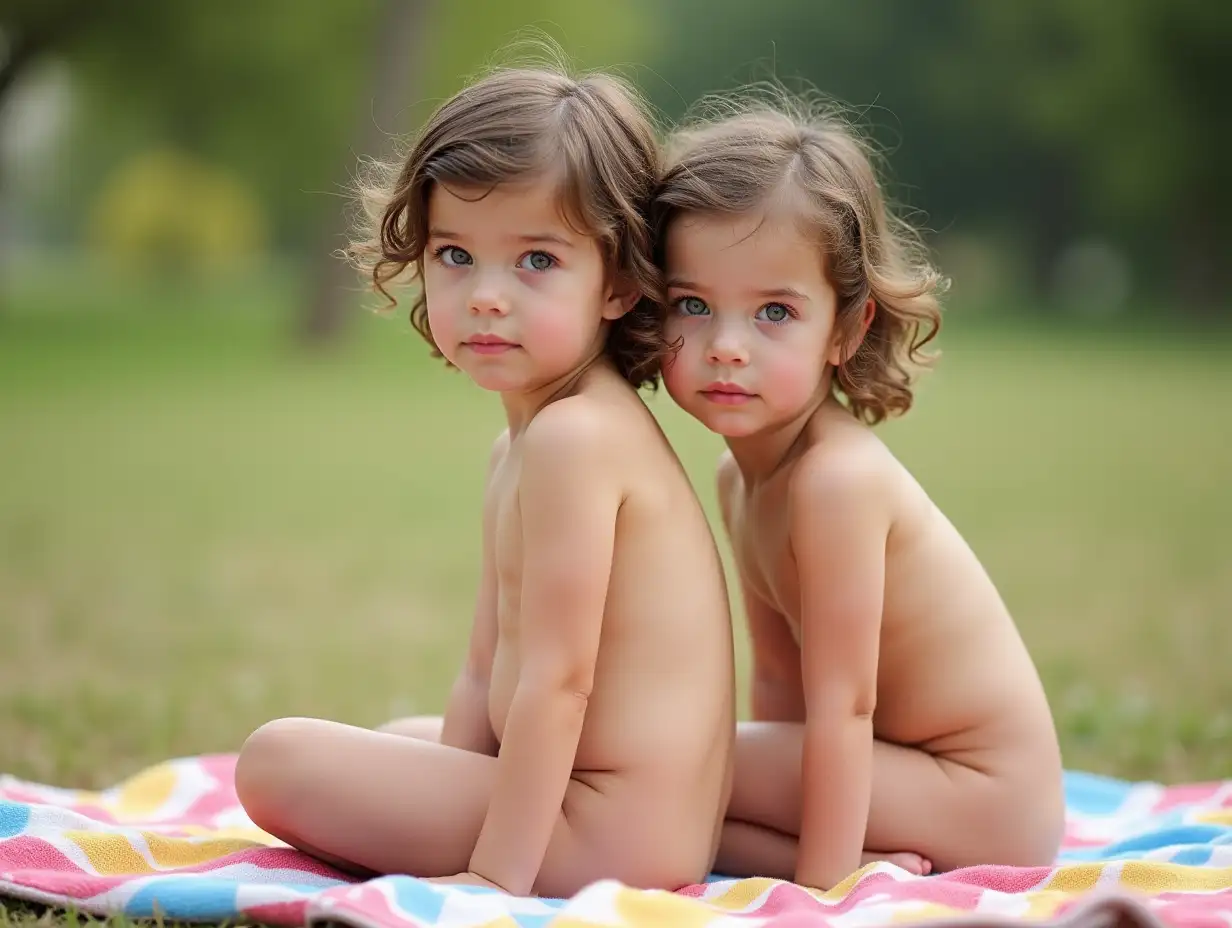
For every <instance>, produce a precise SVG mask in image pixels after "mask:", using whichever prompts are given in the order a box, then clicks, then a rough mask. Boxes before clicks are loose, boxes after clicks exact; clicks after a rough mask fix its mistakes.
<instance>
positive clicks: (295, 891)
mask: <svg viewBox="0 0 1232 928" xmlns="http://www.w3.org/2000/svg"><path fill="white" fill-rule="evenodd" d="M234 763H235V758H234V756H232V755H212V756H204V757H189V758H182V759H178V760H172V761H168V762H166V763H162V764H158V765H156V766H154V767H151V768H149V769H146V770H143V771H141V772H140V773H138V774H137V775H136V776H134V777H132V778H131V779H129V780H127V781H125V782H123V783H120V784H118V785H116V786H115V787H114V788H112V789H107V790H103V791H101V792H84V791H80V790H69V789H62V788H57V787H54V786H48V785H44V784H37V783H29V782H23V781H20V780H17V779H15V778H13V777H0V905H3V904H4V899H5V897H9V898H11V899H17V900H24V901H28V902H34V903H41V904H47V905H51V906H53V907H56V908H60V909H66V910H70V909H71V910H76V911H79V912H88V913H93V914H97V915H114V914H118V915H125V916H128V917H129V918H135V917H150V916H158V915H161V916H162V917H164V918H166V919H168V920H176V921H211V922H220V921H229V922H235V921H246V922H261V923H264V924H269V925H323V924H324V923H327V922H328V923H330V924H332V925H344V926H346V925H350V926H356V928H412V926H430V928H453V926H459V928H461V926H465V928H481V926H482V928H487V926H497V925H498V924H499V925H500V926H502V928H506V926H507V928H517V926H521V928H545V926H547V925H548V923H549V922H550V923H551V924H552V925H554V926H555V925H559V926H561V928H582V926H606V928H652V926H653V928H658V926H668V925H671V926H682V928H846V926H867V925H873V924H878V925H880V924H888V923H896V924H900V925H901V924H916V923H924V922H927V923H930V924H932V925H947V926H959V925H989V926H993V925H997V926H1008V925H1011V924H1018V923H1022V922H1023V921H1027V920H1029V921H1032V922H1035V923H1036V924H1043V925H1048V926H1060V925H1065V926H1069V925H1081V926H1083V928H1088V926H1089V928H1096V926H1098V928H1107V926H1114V925H1141V926H1155V928H1158V926H1161V925H1167V926H1202V928H1206V926H1210V928H1215V926H1219V928H1232V781H1227V782H1223V783H1204V784H1187V785H1174V786H1161V785H1158V784H1154V783H1129V782H1123V781H1119V780H1111V779H1107V778H1103V777H1097V776H1093V775H1090V774H1084V773H1077V772H1072V773H1069V774H1068V775H1067V778H1066V789H1067V801H1068V808H1069V814H1068V827H1067V834H1066V840H1065V845H1064V848H1063V850H1062V853H1061V856H1060V858H1059V859H1058V861H1057V862H1056V864H1055V865H1054V866H1052V867H1041V868H1033V869H1032V868H1012V867H992V866H987V867H972V868H969V869H966V870H960V871H955V872H951V873H945V874H938V875H933V876H928V877H915V876H911V875H909V874H907V873H906V872H904V871H902V870H899V869H897V868H895V867H893V866H890V865H888V864H870V865H869V866H867V867H864V868H862V869H861V870H859V871H858V872H856V873H854V874H852V875H851V876H850V877H849V878H848V879H846V880H844V881H843V883H842V884H840V885H839V886H836V887H834V888H833V889H831V890H830V891H829V892H825V893H820V892H812V891H808V890H805V889H802V888H801V887H798V886H794V885H792V884H790V883H782V882H778V881H774V880H767V879H744V880H726V879H720V878H716V879H714V880H712V881H710V882H707V883H705V884H703V885H699V886H692V887H688V888H686V889H683V890H681V891H679V892H676V893H666V892H646V891H639V890H633V889H630V888H628V887H625V886H622V885H620V884H618V883H615V882H610V881H609V882H600V883H595V884H594V885H592V886H590V887H588V888H586V889H585V890H583V891H582V892H580V893H579V894H577V895H576V896H574V897H573V898H570V899H530V898H517V897H511V896H508V895H506V894H503V893H499V892H494V891H491V890H477V889H470V888H465V889H464V888H461V887H444V886H436V885H434V884H428V883H424V882H423V881H420V880H416V879H414V878H411V877H405V876H392V877H384V878H381V879H375V880H369V881H366V882H355V881H353V880H352V879H349V878H347V877H345V876H343V875H342V874H340V873H338V872H336V871H334V870H332V869H330V868H329V867H327V866H324V865H322V864H319V863H317V862H316V861H314V860H313V859H311V858H309V857H307V856H306V855H304V854H301V853H299V852H297V851H295V850H292V849H290V848H288V847H286V846H284V845H281V844H279V843H278V842H276V841H273V840H272V839H271V838H270V837H269V836H268V835H265V834H264V833H262V832H261V831H259V830H257V829H256V828H254V827H253V825H252V823H251V822H250V821H249V820H248V819H247V817H246V816H245V815H244V813H243V810H242V809H241V808H240V807H239V805H238V804H237V802H236V799H235V792H234V789H233V785H232V774H233V771H234Z"/></svg>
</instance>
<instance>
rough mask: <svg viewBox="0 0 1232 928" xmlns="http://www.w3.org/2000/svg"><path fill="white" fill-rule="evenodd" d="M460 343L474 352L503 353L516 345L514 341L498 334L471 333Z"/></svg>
mask: <svg viewBox="0 0 1232 928" xmlns="http://www.w3.org/2000/svg"><path fill="white" fill-rule="evenodd" d="M462 345H463V347H465V348H469V349H470V350H471V351H473V352H475V353H476V354H503V353H505V352H506V351H512V350H513V349H514V348H517V347H518V345H517V343H516V342H511V341H509V340H508V339H505V338H501V337H500V336H499V335H472V336H471V337H470V338H468V339H467V340H466V341H464V342H463V343H462Z"/></svg>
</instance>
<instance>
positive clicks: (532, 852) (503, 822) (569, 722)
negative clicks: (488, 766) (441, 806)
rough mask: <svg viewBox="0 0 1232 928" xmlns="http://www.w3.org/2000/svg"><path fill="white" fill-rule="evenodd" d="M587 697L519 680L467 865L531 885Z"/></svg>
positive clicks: (519, 890) (506, 882) (513, 885)
mask: <svg viewBox="0 0 1232 928" xmlns="http://www.w3.org/2000/svg"><path fill="white" fill-rule="evenodd" d="M585 714H586V701H585V699H583V698H581V697H579V696H578V695H577V694H576V693H574V692H570V691H568V690H567V689H564V688H561V687H554V686H546V685H543V684H534V683H529V682H527V683H523V684H521V685H519V687H518V690H517V692H516V693H515V695H514V698H513V702H512V704H511V705H510V707H509V717H508V720H507V721H506V723H505V737H504V739H503V742H502V744H501V748H500V754H499V760H498V768H497V772H496V779H495V784H494V786H493V791H492V798H491V800H490V801H489V804H488V814H487V817H486V818H485V819H484V824H483V828H482V829H481V831H480V833H479V840H478V841H477V842H476V844H475V850H474V852H473V854H472V855H471V862H470V870H471V871H472V872H473V873H476V874H478V875H479V876H482V877H484V878H485V879H487V880H490V881H491V882H493V883H495V884H497V885H498V886H501V887H502V888H504V889H505V890H506V891H508V892H510V893H514V894H518V895H526V894H528V893H530V892H531V890H532V888H533V886H534V883H535V878H536V877H537V876H538V874H539V868H540V866H541V865H542V863H543V857H544V855H545V854H546V852H547V847H548V842H549V841H550V840H551V837H552V831H553V829H554V828H555V827H556V823H557V822H558V821H559V819H560V811H561V806H562V805H563V802H564V797H565V789H566V788H567V786H568V784H569V779H570V777H571V776H572V774H573V764H574V759H575V757H576V756H577V745H578V739H579V738H580V737H581V733H582V721H583V718H584V717H585Z"/></svg>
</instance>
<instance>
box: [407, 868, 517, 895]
mask: <svg viewBox="0 0 1232 928" xmlns="http://www.w3.org/2000/svg"><path fill="white" fill-rule="evenodd" d="M425 882H428V883H439V884H452V885H454V886H483V887H486V888H487V889H497V890H500V891H501V892H504V891H505V888H504V887H503V886H497V885H496V884H495V883H493V882H492V881H491V880H487V879H484V878H483V877H481V876H480V875H479V874H478V873H471V872H470V871H469V870H467V871H466V872H465V873H455V874H454V875H453V876H434V877H428V878H427V879H426V881H425Z"/></svg>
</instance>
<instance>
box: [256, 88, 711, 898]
mask: <svg viewBox="0 0 1232 928" xmlns="http://www.w3.org/2000/svg"><path fill="white" fill-rule="evenodd" d="M658 171H659V162H658V155H657V148H656V139H655V134H654V131H653V127H652V125H651V123H650V122H649V121H648V119H647V117H646V115H645V114H644V110H643V109H642V107H641V106H640V104H639V103H638V101H637V99H636V98H635V97H634V95H633V93H632V92H631V91H629V90H627V89H626V88H625V87H624V86H623V85H622V84H620V83H618V82H617V81H615V80H614V79H611V78H608V77H604V76H591V77H587V78H585V79H582V80H573V79H570V78H569V77H566V76H564V75H562V74H561V73H557V72H556V71H553V70H532V69H505V70H499V71H496V72H494V73H492V74H490V75H489V76H488V77H486V78H485V79H483V80H480V81H479V82H478V83H475V84H474V85H472V86H469V87H467V88H466V89H464V90H463V91H461V92H460V93H458V94H457V95H456V96H454V97H453V98H452V99H450V100H449V101H447V102H446V103H445V104H444V105H443V106H442V107H441V108H440V109H439V110H438V111H437V112H436V113H435V115H434V116H433V117H432V118H431V119H430V120H429V121H428V122H427V124H426V125H425V126H424V127H423V130H422V132H421V133H420V135H419V137H418V140H417V141H416V143H415V145H414V147H413V149H412V150H411V152H410V154H409V157H407V159H406V161H405V163H404V164H403V165H402V166H401V169H400V171H399V172H398V173H397V175H396V179H395V180H394V181H393V183H392V188H391V189H390V190H389V192H388V194H387V195H386V199H385V203H384V206H383V209H382V210H380V212H379V233H378V235H377V237H376V240H375V241H374V243H373V244H372V245H371V246H369V247H362V248H361V249H360V254H361V256H363V257H364V261H365V263H366V265H367V266H368V267H369V269H370V272H371V275H372V279H373V281H374V283H375V285H376V287H377V289H378V290H380V291H381V292H382V293H385V292H386V291H385V289H384V287H385V284H387V283H389V282H390V281H392V280H394V279H395V278H396V277H397V276H398V275H400V274H401V273H402V272H404V271H409V272H410V274H411V275H412V276H413V277H415V278H416V279H418V281H419V282H420V283H421V284H422V292H421V294H420V295H419V296H418V299H417V302H415V304H414V306H413V309H412V311H411V318H412V321H413V322H414V325H415V327H416V328H417V329H418V330H419V331H420V332H421V333H422V335H423V336H424V338H425V339H427V341H428V343H429V344H430V345H431V346H432V347H433V349H434V350H435V351H436V352H438V353H439V354H440V355H442V356H444V358H445V359H446V360H447V361H448V362H449V364H451V365H453V366H455V367H457V368H459V369H461V370H462V371H464V372H465V373H466V374H467V375H468V376H469V377H470V378H471V379H472V380H474V381H475V383H477V384H478V385H479V386H480V387H482V388H483V389H486V390H490V391H492V392H493V393H496V394H498V395H499V396H500V400H501V402H502V403H503V404H504V408H505V413H506V416H507V419H508V429H507V431H505V432H504V433H503V434H502V435H501V436H500V437H499V438H498V439H497V441H496V443H495V447H494V448H493V451H492V455H491V464H490V478H489V480H488V485H487V490H486V496H485V505H484V535H483V540H484V557H483V564H482V579H481V582H480V587H479V592H478V600H477V604H476V607H475V614H474V625H473V630H472V632H471V638H470V647H469V651H468V653H467V657H466V661H465V664H464V666H463V668H462V670H461V673H460V674H459V675H458V678H457V682H456V684H455V686H454V688H453V691H452V694H451V696H450V699H449V703H448V707H447V709H446V713H445V716H444V722H443V729H442V730H441V731H440V732H439V735H437V736H436V737H434V738H415V737H406V736H405V735H403V734H395V733H391V732H388V731H371V730H367V729H363V728H356V727H351V726H348V725H342V724H338V723H334V722H327V721H319V720H314V719H281V720H278V721H274V722H271V723H269V724H267V725H265V726H263V727H262V728H260V729H258V730H257V731H256V732H255V733H253V734H252V735H251V736H250V737H249V739H248V740H247V742H246V743H245V744H244V747H243V750H242V752H241V754H240V758H239V765H238V768H237V770H236V788H237V791H238V793H239V797H240V800H241V801H242V803H243V805H244V808H245V809H246V810H247V812H248V814H249V816H250V817H251V818H252V820H253V821H254V822H255V823H256V824H257V825H258V826H260V827H261V828H263V829H264V830H266V831H268V832H270V833H271V834H273V835H275V836H276V837H278V838H281V839H283V840H284V841H286V842H287V843H289V844H291V845H294V846H296V847H298V848H301V849H303V850H305V851H307V852H309V853H312V854H315V855H317V856H319V857H321V858H323V859H325V860H328V861H331V862H333V863H335V864H337V865H339V866H343V867H347V868H352V869H357V870H363V871H374V872H377V873H405V874H411V875H416V876H422V877H435V878H443V879H444V880H445V881H447V882H454V883H469V884H475V885H480V886H491V887H497V888H500V889H504V890H506V891H508V892H510V893H514V894H519V895H523V894H529V893H532V892H533V893H536V894H540V895H548V896H556V897H561V896H569V895H572V894H574V893H576V892H577V891H578V890H580V889H581V888H582V887H583V886H585V885H586V884H588V883H590V882H592V881H594V880H597V879H601V878H612V879H617V880H620V881H622V882H623V883H625V884H627V885H630V886H635V887H647V888H663V889H674V888H678V887H680V886H682V885H686V884H690V883H696V882H700V881H701V880H702V879H704V878H705V876H706V874H707V873H708V871H709V869H710V867H711V865H712V863H713V861H714V855H715V850H716V847H717V843H718V839H719V834H720V831H721V827H722V821H723V810H724V807H725V804H726V801H727V798H728V795H729V792H730V777H731V773H730V767H731V761H730V754H731V745H732V741H733V738H734V731H735V710H734V698H733V692H734V666H733V665H734V661H733V653H732V651H733V649H732V641H731V637H732V636H731V628H730V612H729V609H728V602H727V593H726V587H725V585H724V580H723V572H722V565H721V561H720V558H719V555H718V551H717V546H716V544H715V541H714V537H713V535H712V534H711V532H710V529H709V527H708V524H707V521H706V518H705V515H704V512H703V510H702V508H701V506H700V505H699V502H698V500H697V498H696V496H695V495H694V492H693V490H692V488H691V486H690V484H689V481H688V479H687V477H686V475H685V472H684V470H683V468H682V467H681V465H680V463H679V462H678V460H677V458H676V456H675V455H674V453H673V452H672V449H671V448H670V447H669V445H668V443H667V441H666V440H665V438H664V436H663V434H662V433H661V432H660V430H659V428H658V427H657V425H656V422H655V420H654V418H653V417H652V416H651V414H650V412H649V411H648V409H647V408H646V406H645V404H644V403H643V402H642V400H641V398H640V397H639V396H638V393H637V389H638V388H639V387H641V386H644V385H651V384H654V383H655V382H656V378H657V374H658V369H659V361H660V358H661V356H662V354H663V351H664V349H665V347H666V346H665V343H664V342H663V340H662V332H661V312H662V311H661V306H662V302H661V294H662V285H661V283H660V282H659V279H658V277H657V273H658V272H657V270H656V268H655V266H654V264H653V262H652V260H651V258H652V255H651V241H652V238H651V234H650V226H649V222H648V212H649V206H650V200H651V196H652V194H653V191H654V184H655V182H656V179H657V177H658ZM644 294H649V295H650V296H651V297H656V298H657V300H656V299H643V298H642V297H643V295H644ZM386 295H387V296H388V294H386ZM656 307H660V308H656ZM424 440H425V441H426V442H430V441H431V436H424ZM413 530H414V527H413V526H408V531H413ZM429 727H430V726H429ZM429 734H435V733H430V732H429Z"/></svg>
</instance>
